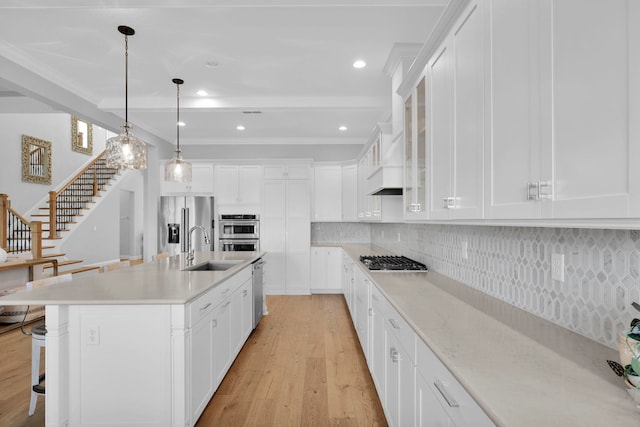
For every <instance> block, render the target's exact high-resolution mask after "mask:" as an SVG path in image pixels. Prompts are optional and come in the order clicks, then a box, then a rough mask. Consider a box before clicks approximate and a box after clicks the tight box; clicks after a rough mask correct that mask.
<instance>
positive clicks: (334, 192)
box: [313, 165, 342, 221]
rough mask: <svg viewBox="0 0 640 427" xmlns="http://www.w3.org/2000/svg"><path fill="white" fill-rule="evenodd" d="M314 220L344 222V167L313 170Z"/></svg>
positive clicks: (325, 167) (318, 167) (319, 167)
mask: <svg viewBox="0 0 640 427" xmlns="http://www.w3.org/2000/svg"><path fill="white" fill-rule="evenodd" d="M313 220H314V221H342V166H340V165H337V166H335V165H334V166H315V167H314V168H313Z"/></svg>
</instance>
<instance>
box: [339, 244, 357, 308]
mask: <svg viewBox="0 0 640 427" xmlns="http://www.w3.org/2000/svg"><path fill="white" fill-rule="evenodd" d="M354 288H355V265H354V263H353V261H352V260H351V257H349V255H347V254H344V256H343V257H342V292H343V293H344V299H345V301H346V303H347V307H348V308H349V313H350V314H351V317H352V318H353V317H354V307H353V298H354V291H353V290H354Z"/></svg>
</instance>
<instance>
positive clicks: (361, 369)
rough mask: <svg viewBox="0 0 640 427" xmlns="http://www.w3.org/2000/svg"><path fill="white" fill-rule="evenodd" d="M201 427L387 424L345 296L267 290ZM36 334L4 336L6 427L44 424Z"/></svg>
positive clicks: (0, 377) (0, 417)
mask: <svg viewBox="0 0 640 427" xmlns="http://www.w3.org/2000/svg"><path fill="white" fill-rule="evenodd" d="M267 305H268V308H269V315H268V316H265V317H264V318H263V319H262V321H261V322H260V324H259V325H258V328H256V330H255V331H253V333H252V334H251V336H250V337H249V339H248V340H247V342H246V343H245V345H244V347H243V349H242V351H241V352H240V354H239V355H238V357H237V359H236V361H235V362H234V364H233V365H232V366H231V369H230V370H229V372H228V373H227V376H226V377H225V378H224V380H223V381H222V384H221V385H220V387H219V388H218V390H217V392H216V393H215V395H214V396H213V399H211V401H210V402H209V405H208V406H207V408H206V409H205V411H204V412H203V414H202V416H201V417H200V420H199V421H198V423H197V427H208V426H216V427H217V426H234V427H235V426H243V425H244V426H265V427H266V426H278V427H280V426H386V421H385V419H384V414H383V412H382V407H381V405H380V401H379V400H378V396H377V394H376V391H375V387H374V385H373V381H372V380H371V376H370V375H369V371H368V369H367V366H366V361H365V359H364V355H363V354H362V350H361V349H360V345H359V342H358V338H357V336H356V332H355V330H354V329H353V326H352V324H351V320H350V318H349V314H348V310H347V307H346V304H345V302H344V298H343V297H342V296H341V295H311V296H269V297H268V298H267ZM30 354H31V338H30V337H26V336H23V335H22V334H21V333H20V330H14V331H10V332H7V333H5V334H0V358H1V359H0V426H5V425H6V426H16V427H21V426H29V427H31V426H43V425H44V398H40V400H39V402H38V407H37V409H36V413H35V415H34V416H33V417H29V416H28V415H27V410H28V406H29V375H30V374H29V373H30V367H31V360H30Z"/></svg>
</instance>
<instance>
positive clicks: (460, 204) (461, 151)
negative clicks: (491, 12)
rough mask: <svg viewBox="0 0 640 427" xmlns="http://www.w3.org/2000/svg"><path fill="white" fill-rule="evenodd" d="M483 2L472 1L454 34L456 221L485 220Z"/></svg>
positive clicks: (453, 211) (454, 211) (454, 210)
mask: <svg viewBox="0 0 640 427" xmlns="http://www.w3.org/2000/svg"><path fill="white" fill-rule="evenodd" d="M482 20H483V16H482V7H481V3H476V2H472V3H471V5H470V6H469V8H468V10H467V11H466V12H465V13H464V14H463V15H462V18H461V19H460V21H459V25H458V26H457V27H456V28H455V29H454V33H453V51H454V70H455V71H454V73H453V74H454V83H453V85H454V88H455V90H454V97H455V99H454V104H455V110H454V111H455V112H454V117H455V118H454V121H455V131H454V141H455V144H454V153H453V160H454V172H455V175H454V186H453V190H454V192H453V194H451V196H453V197H454V200H453V210H452V215H451V217H452V218H454V219H480V218H482V217H483V209H482V206H483V199H482V196H483V174H482V173H483V169H482V166H483V144H484V52H483V21H482Z"/></svg>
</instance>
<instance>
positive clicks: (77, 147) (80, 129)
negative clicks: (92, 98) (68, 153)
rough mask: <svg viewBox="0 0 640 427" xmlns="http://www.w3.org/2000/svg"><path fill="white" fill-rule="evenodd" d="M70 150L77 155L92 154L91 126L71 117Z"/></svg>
mask: <svg viewBox="0 0 640 427" xmlns="http://www.w3.org/2000/svg"><path fill="white" fill-rule="evenodd" d="M71 149H72V150H73V151H77V152H78V153H82V154H88V155H89V156H91V155H92V154H93V125H92V124H91V123H89V122H85V121H84V120H81V119H79V118H77V117H75V116H71Z"/></svg>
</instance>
